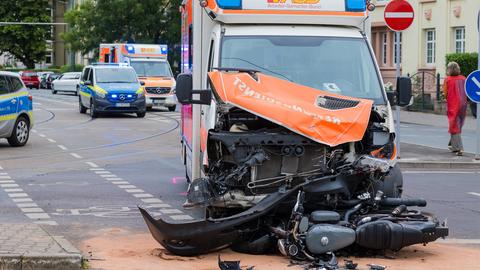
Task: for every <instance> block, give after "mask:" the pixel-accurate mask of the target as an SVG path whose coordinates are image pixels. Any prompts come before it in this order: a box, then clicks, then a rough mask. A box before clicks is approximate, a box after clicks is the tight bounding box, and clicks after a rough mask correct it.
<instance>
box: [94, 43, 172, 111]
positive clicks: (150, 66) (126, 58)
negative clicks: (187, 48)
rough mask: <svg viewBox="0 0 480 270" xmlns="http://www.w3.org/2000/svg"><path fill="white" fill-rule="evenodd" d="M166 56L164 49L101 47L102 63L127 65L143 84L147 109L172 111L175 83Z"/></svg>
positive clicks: (132, 45)
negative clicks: (157, 108)
mask: <svg viewBox="0 0 480 270" xmlns="http://www.w3.org/2000/svg"><path fill="white" fill-rule="evenodd" d="M167 55H168V47H167V45H154V44H118V43H116V44H100V62H101V63H128V64H129V65H131V66H132V67H133V68H134V69H135V71H136V72H137V74H138V77H139V79H140V80H141V81H143V82H145V96H146V103H147V109H152V108H153V107H154V106H155V107H156V106H160V107H166V108H168V110H169V111H175V109H176V105H177V99H176V97H175V79H174V78H173V73H172V69H171V68H170V64H169V63H168V60H167Z"/></svg>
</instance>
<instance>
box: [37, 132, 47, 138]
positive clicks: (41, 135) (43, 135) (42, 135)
mask: <svg viewBox="0 0 480 270" xmlns="http://www.w3.org/2000/svg"><path fill="white" fill-rule="evenodd" d="M38 136H40V137H42V138H45V137H47V136H45V134H41V133H40V134H38Z"/></svg>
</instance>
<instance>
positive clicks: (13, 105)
mask: <svg viewBox="0 0 480 270" xmlns="http://www.w3.org/2000/svg"><path fill="white" fill-rule="evenodd" d="M32 110H33V102H32V96H30V94H29V93H28V91H27V88H26V87H25V84H23V82H22V80H21V78H20V76H19V75H18V74H16V73H11V72H3V71H0V138H6V139H7V140H8V143H9V144H10V145H11V146H24V145H25V144H26V143H27V141H28V137H29V136H30V129H31V128H32V126H33V115H32Z"/></svg>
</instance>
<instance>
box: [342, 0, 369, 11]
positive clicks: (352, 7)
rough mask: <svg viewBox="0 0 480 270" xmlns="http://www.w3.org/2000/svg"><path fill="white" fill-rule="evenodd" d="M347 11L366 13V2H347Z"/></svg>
mask: <svg viewBox="0 0 480 270" xmlns="http://www.w3.org/2000/svg"><path fill="white" fill-rule="evenodd" d="M345 9H346V10H347V11H365V10H367V3H366V1H365V0H345Z"/></svg>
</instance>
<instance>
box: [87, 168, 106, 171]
mask: <svg viewBox="0 0 480 270" xmlns="http://www.w3.org/2000/svg"><path fill="white" fill-rule="evenodd" d="M90 171H105V169H104V168H90Z"/></svg>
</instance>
